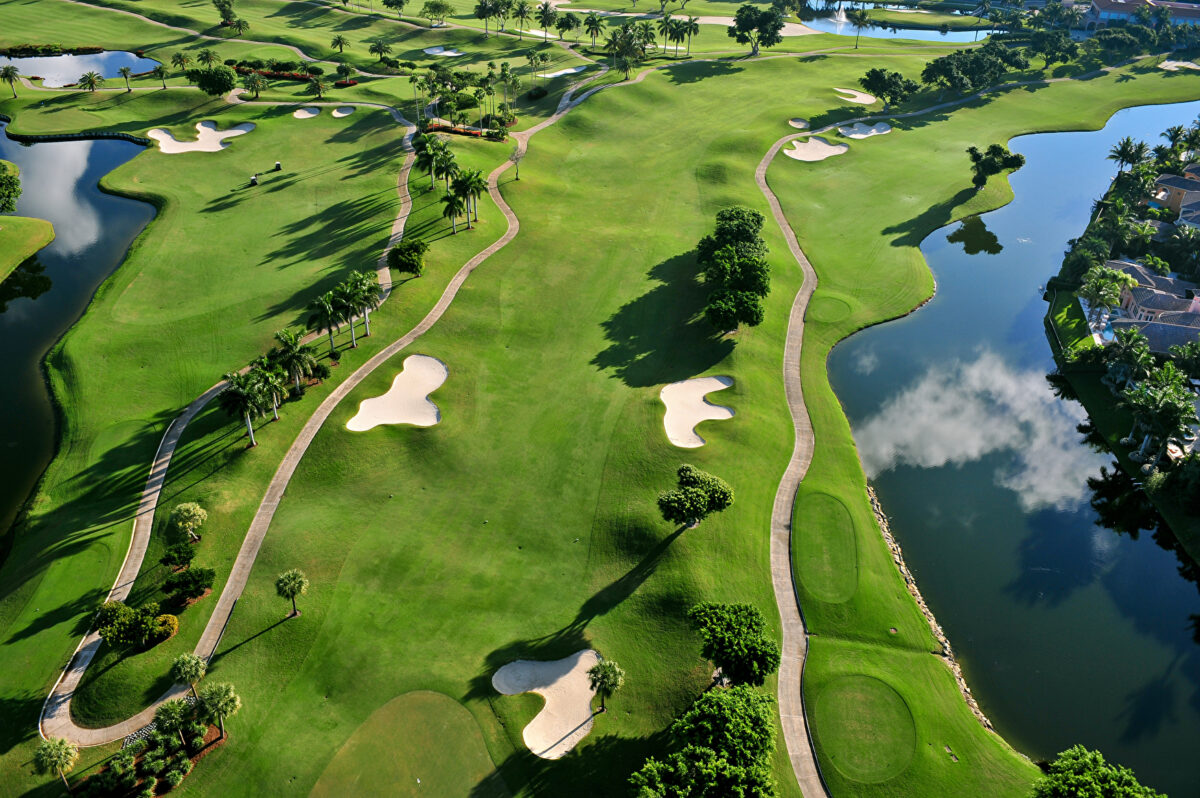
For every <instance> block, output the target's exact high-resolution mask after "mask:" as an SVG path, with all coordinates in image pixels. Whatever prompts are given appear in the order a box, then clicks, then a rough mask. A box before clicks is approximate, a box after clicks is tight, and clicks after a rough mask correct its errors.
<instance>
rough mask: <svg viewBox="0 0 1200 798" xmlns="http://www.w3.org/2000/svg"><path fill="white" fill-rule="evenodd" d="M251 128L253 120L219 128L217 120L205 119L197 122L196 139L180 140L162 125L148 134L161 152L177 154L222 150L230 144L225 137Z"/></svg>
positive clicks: (247, 131) (252, 127)
mask: <svg viewBox="0 0 1200 798" xmlns="http://www.w3.org/2000/svg"><path fill="white" fill-rule="evenodd" d="M251 130H254V123H253V122H243V123H242V124H240V125H234V126H233V127H231V128H229V129H228V130H217V123H216V122H212V121H208V120H205V121H204V122H197V123H196V140H195V141H180V140H179V139H177V138H175V137H174V136H173V135H171V131H169V130H167V129H166V128H161V127H156V128H154V129H153V130H148V131H146V135H147V136H149V137H150V138H152V139H154V140H155V141H157V142H158V150H159V152H161V153H163V154H165V155H176V154H178V153H181V152H220V151H221V150H223V149H225V148H226V147H228V146H229V142H227V141H225V139H231V138H233V137H234V136H240V135H242V134H243V133H249V132H250V131H251Z"/></svg>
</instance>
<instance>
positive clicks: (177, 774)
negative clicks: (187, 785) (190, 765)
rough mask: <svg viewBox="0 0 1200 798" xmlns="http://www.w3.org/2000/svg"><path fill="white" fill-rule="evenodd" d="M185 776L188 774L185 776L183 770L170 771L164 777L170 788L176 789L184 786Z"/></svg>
mask: <svg viewBox="0 0 1200 798" xmlns="http://www.w3.org/2000/svg"><path fill="white" fill-rule="evenodd" d="M184 775H186V774H184V772H183V771H182V770H169V771H167V774H166V775H165V776H163V781H165V782H166V783H167V786H168V787H170V788H171V789H175V788H176V787H178V786H179V785H180V784H183V777H184Z"/></svg>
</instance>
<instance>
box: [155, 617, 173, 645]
mask: <svg viewBox="0 0 1200 798" xmlns="http://www.w3.org/2000/svg"><path fill="white" fill-rule="evenodd" d="M178 631H179V619H178V618H176V617H175V616H174V615H160V616H158V617H157V618H155V619H154V637H155V639H156V641H157V642H160V643H161V642H162V641H163V640H170V639H171V638H172V637H174V636H175V633H176V632H178Z"/></svg>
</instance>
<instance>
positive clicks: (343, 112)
mask: <svg viewBox="0 0 1200 798" xmlns="http://www.w3.org/2000/svg"><path fill="white" fill-rule="evenodd" d="M352 113H354V106H353V105H343V106H342V107H341V108H334V109H333V115H334V117H335V118H337V119H341V118H342V117H343V116H350V114H352Z"/></svg>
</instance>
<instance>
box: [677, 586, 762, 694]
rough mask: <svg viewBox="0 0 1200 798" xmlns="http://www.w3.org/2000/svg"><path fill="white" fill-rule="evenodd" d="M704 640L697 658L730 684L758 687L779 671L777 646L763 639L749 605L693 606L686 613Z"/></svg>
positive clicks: (758, 617)
mask: <svg viewBox="0 0 1200 798" xmlns="http://www.w3.org/2000/svg"><path fill="white" fill-rule="evenodd" d="M688 621H690V622H691V624H692V628H694V629H695V630H696V631H698V632H699V633H700V636H701V637H702V638H704V646H703V647H702V648H701V650H700V653H701V655H702V656H703V657H704V658H705V659H707V660H710V661H711V662H712V663H713V664H714V665H716V666H717V667H718V668H720V669H721V674H722V675H723V676H724V677H725V678H727V679H729V680H730V681H731V682H733V683H734V684H753V685H761V684H762V683H763V681H764V680H765V679H766V678H767V677H768V676H770V675H771V674H772V673H774V672H775V671H776V670H778V669H779V644H778V643H776V642H775V641H774V640H772V639H770V638H769V637H767V624H766V621H765V620H764V619H763V616H762V613H761V612H759V611H758V608H757V607H755V606H754V605H752V604H714V603H711V602H706V603H703V604H697V605H695V606H694V607H692V608H691V609H690V610H688Z"/></svg>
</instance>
